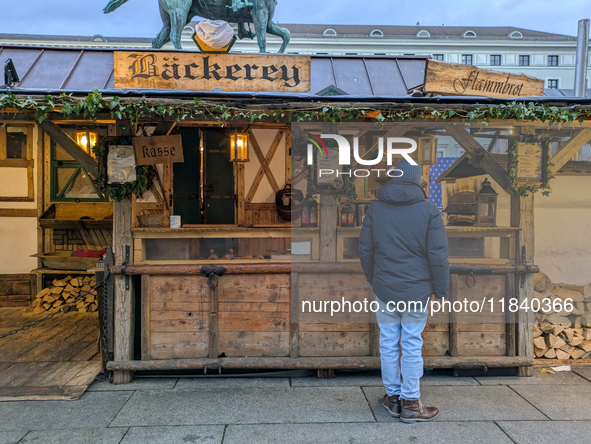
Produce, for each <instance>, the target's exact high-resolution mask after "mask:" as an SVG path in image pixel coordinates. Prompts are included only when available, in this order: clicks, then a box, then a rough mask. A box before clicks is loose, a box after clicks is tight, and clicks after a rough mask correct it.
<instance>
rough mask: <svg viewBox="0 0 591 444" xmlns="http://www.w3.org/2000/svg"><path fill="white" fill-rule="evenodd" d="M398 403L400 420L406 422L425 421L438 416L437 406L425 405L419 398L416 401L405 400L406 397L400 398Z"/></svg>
mask: <svg viewBox="0 0 591 444" xmlns="http://www.w3.org/2000/svg"><path fill="white" fill-rule="evenodd" d="M400 404H401V412H400V421H402V422H405V423H407V424H412V423H414V422H427V421H431V420H433V419H435V418H437V417H438V416H439V409H438V408H437V407H425V406H423V403H422V402H421V400H420V399H418V400H416V401H407V400H406V399H402V398H401V399H400Z"/></svg>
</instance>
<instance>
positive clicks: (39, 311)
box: [33, 305, 47, 314]
mask: <svg viewBox="0 0 591 444" xmlns="http://www.w3.org/2000/svg"><path fill="white" fill-rule="evenodd" d="M46 311H47V310H46V309H45V307H43V306H42V305H40V306H39V307H35V309H34V310H33V314H39V313H45V312H46Z"/></svg>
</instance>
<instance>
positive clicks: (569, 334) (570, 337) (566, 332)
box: [562, 328, 575, 343]
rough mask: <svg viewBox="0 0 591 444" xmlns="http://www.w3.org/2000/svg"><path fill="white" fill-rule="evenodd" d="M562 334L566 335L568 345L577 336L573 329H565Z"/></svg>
mask: <svg viewBox="0 0 591 444" xmlns="http://www.w3.org/2000/svg"><path fill="white" fill-rule="evenodd" d="M562 333H564V336H566V338H565V341H566V342H567V343H570V341H572V340H573V337H574V335H575V331H574V330H573V329H572V328H565V329H564V331H563V332H562Z"/></svg>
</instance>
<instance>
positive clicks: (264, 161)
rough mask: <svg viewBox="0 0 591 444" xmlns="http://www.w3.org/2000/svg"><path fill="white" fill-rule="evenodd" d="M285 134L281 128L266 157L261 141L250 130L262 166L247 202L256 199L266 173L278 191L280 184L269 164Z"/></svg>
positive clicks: (249, 134) (250, 136) (251, 139)
mask: <svg viewBox="0 0 591 444" xmlns="http://www.w3.org/2000/svg"><path fill="white" fill-rule="evenodd" d="M284 135H285V129H280V130H279V131H278V132H277V135H276V136H275V140H274V141H273V144H272V145H271V148H269V152H268V153H267V157H265V156H264V155H263V152H262V151H261V147H260V146H259V143H258V142H257V139H256V137H255V136H254V133H253V132H252V131H251V130H249V131H248V136H249V138H250V142H251V144H252V147H253V149H254V152H255V154H256V155H257V157H258V159H259V162H260V164H261V166H260V168H259V171H258V173H257V175H256V177H255V179H254V182H253V184H252V186H251V187H250V191H249V192H248V195H247V196H246V202H247V203H251V202H252V200H253V199H254V196H255V194H256V192H257V190H258V189H259V185H260V184H261V181H262V180H263V176H264V175H266V176H267V179H269V183H270V184H271V187H272V188H273V191H274V192H275V193H277V192H278V191H279V186H278V185H277V182H276V181H275V177H274V176H273V172H272V171H271V167H270V166H269V164H270V163H271V161H272V160H273V156H274V155H275V152H276V151H277V147H278V146H279V143H281V140H282V139H283V136H284Z"/></svg>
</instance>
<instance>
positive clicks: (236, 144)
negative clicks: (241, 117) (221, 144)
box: [230, 132, 250, 162]
mask: <svg viewBox="0 0 591 444" xmlns="http://www.w3.org/2000/svg"><path fill="white" fill-rule="evenodd" d="M248 148H249V147H248V134H245V133H239V132H235V133H232V134H230V162H248V161H250V159H249V158H248Z"/></svg>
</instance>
